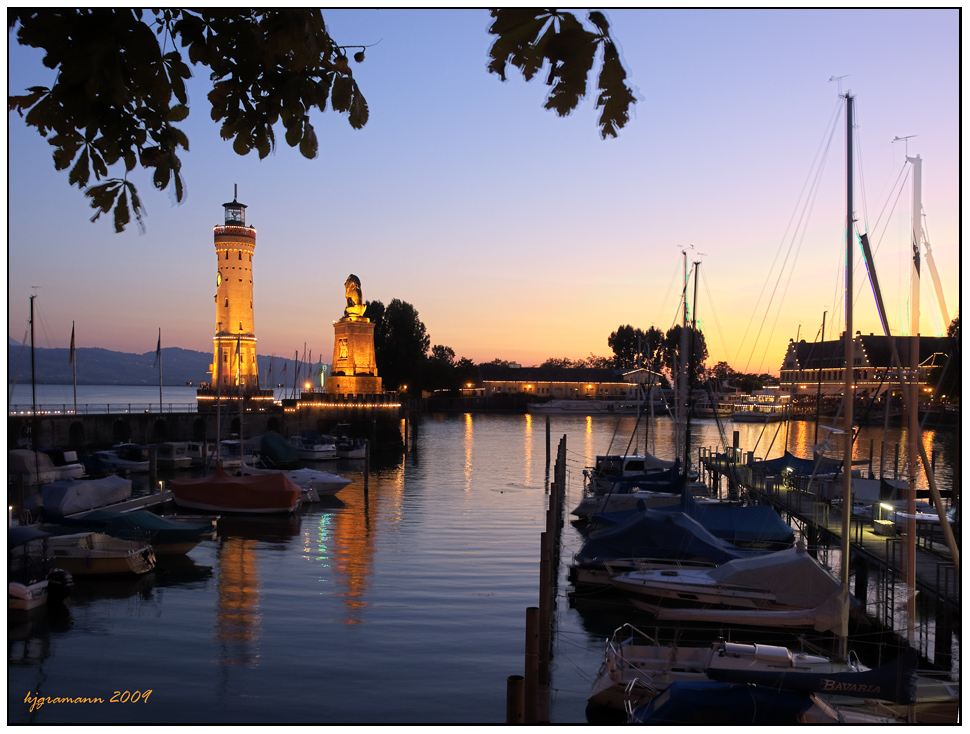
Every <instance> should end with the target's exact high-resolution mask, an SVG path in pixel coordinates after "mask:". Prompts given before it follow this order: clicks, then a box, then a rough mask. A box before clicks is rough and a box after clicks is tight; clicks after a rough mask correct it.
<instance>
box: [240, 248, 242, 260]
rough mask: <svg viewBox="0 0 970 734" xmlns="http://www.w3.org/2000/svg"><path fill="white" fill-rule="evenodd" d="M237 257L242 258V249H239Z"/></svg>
mask: <svg viewBox="0 0 970 734" xmlns="http://www.w3.org/2000/svg"><path fill="white" fill-rule="evenodd" d="M239 259H240V260H242V250H240V251H239Z"/></svg>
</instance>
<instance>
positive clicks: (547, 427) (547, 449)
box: [546, 415, 552, 466]
mask: <svg viewBox="0 0 970 734" xmlns="http://www.w3.org/2000/svg"><path fill="white" fill-rule="evenodd" d="M550 431H551V428H550V423H549V416H548V415H547V416H546V466H549V462H550V460H551V459H550V457H551V456H552V450H551V449H550V446H551V444H550Z"/></svg>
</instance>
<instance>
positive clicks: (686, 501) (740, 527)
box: [657, 488, 795, 548]
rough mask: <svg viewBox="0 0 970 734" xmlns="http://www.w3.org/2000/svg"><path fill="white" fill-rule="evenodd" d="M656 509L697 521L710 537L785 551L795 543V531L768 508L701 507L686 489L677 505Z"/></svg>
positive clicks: (704, 505)
mask: <svg viewBox="0 0 970 734" xmlns="http://www.w3.org/2000/svg"><path fill="white" fill-rule="evenodd" d="M657 509H658V510H661V511H663V512H683V513H684V514H686V515H688V516H690V517H692V518H694V519H695V520H697V522H699V523H700V524H701V525H702V526H703V527H704V528H706V529H707V530H708V531H710V533H711V535H713V536H715V537H717V538H721V539H722V540H726V541H728V542H730V543H738V544H745V545H750V544H764V545H771V546H776V547H779V548H787V547H788V546H790V545H791V544H792V543H794V542H795V532H794V531H793V530H792V529H791V526H790V525H788V523H786V522H785V521H784V520H782V519H781V517H780V516H779V515H778V513H777V512H776V511H775V510H774V508H772V507H769V506H768V505H747V506H744V507H742V506H740V505H714V504H700V503H698V502H697V500H695V499H694V497H693V495H691V493H690V492H689V491H687V490H686V488H685V490H684V491H683V492H682V493H681V501H680V504H679V505H666V506H664V507H658V508H657Z"/></svg>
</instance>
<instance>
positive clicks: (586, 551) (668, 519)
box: [575, 508, 763, 566]
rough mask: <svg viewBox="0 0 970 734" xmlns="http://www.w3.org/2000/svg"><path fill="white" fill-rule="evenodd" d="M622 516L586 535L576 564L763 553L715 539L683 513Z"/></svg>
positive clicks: (647, 511)
mask: <svg viewBox="0 0 970 734" xmlns="http://www.w3.org/2000/svg"><path fill="white" fill-rule="evenodd" d="M617 514H619V513H617ZM623 514H625V515H627V517H626V519H624V520H623V521H621V522H619V523H617V524H615V525H612V526H609V527H605V528H602V529H601V530H594V531H593V532H592V533H590V534H589V536H588V537H587V538H586V542H585V543H583V547H582V548H581V549H580V551H579V553H577V554H576V557H575V562H576V564H577V565H579V566H585V565H592V564H599V563H604V562H608V561H612V560H616V559H619V558H657V559H660V558H664V559H682V560H686V559H702V560H709V561H712V562H714V563H725V562H727V561H730V560H733V559H737V558H746V557H748V556H750V555H752V554H756V553H763V551H753V550H746V549H743V548H738V547H737V546H734V545H732V544H730V543H728V542H726V541H724V540H721V539H719V538H715V537H714V536H713V535H711V533H710V532H708V531H707V530H706V529H705V528H704V527H703V526H701V524H700V523H698V522H697V521H696V520H694V519H693V518H691V517H688V516H687V515H685V514H684V513H682V512H659V511H658V510H656V509H651V508H645V509H639V510H633V511H630V512H628V513H623ZM596 517H600V516H599V515H597V516H596Z"/></svg>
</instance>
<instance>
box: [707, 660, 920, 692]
mask: <svg viewBox="0 0 970 734" xmlns="http://www.w3.org/2000/svg"><path fill="white" fill-rule="evenodd" d="M916 664H917V658H916V652H915V651H914V650H913V649H912V648H909V647H907V648H906V649H905V651H904V652H903V654H902V655H900V656H899V657H898V658H897V659H896V660H894V661H893V662H891V663H888V664H887V665H883V666H882V667H881V668H876V669H875V670H864V671H859V672H855V671H849V672H844V673H805V672H795V671H790V670H778V671H774V670H771V671H769V670H729V669H726V668H708V669H707V670H706V671H705V672H706V673H707V676H708V677H709V678H710V679H711V680H716V681H721V682H725V683H755V684H757V685H758V686H768V687H771V688H780V689H784V690H787V691H799V692H801V693H826V694H830V695H837V696H853V697H855V698H874V699H878V700H880V701H889V702H891V703H897V704H905V705H907V706H908V705H909V704H911V703H915V702H916Z"/></svg>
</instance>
